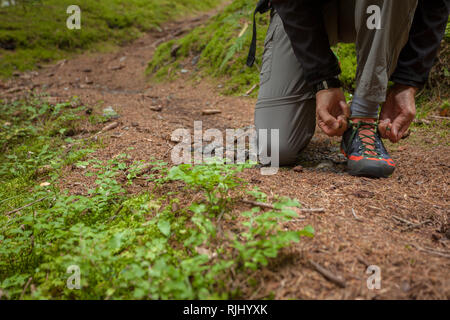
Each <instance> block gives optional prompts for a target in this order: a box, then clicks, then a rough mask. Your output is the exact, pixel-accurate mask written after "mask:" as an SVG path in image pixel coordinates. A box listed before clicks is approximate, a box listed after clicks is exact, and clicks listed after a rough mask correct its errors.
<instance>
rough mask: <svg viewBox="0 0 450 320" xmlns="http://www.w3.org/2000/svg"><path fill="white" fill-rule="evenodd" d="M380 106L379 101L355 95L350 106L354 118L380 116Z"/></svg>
mask: <svg viewBox="0 0 450 320" xmlns="http://www.w3.org/2000/svg"><path fill="white" fill-rule="evenodd" d="M379 107H380V104H379V103H378V102H373V101H368V100H366V99H364V98H360V97H357V96H354V97H353V101H352V105H351V106H350V111H351V113H352V115H351V116H352V118H378V110H379Z"/></svg>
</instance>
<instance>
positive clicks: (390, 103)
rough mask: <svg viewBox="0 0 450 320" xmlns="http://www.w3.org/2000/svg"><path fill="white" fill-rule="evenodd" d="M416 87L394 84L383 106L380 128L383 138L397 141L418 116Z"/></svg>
mask: <svg viewBox="0 0 450 320" xmlns="http://www.w3.org/2000/svg"><path fill="white" fill-rule="evenodd" d="M417 90H418V89H417V88H416V87H411V86H405V85H397V84H396V85H394V87H392V89H391V90H390V91H389V93H388V96H387V98H386V102H385V103H384V105H383V106H382V108H381V113H380V123H379V125H378V130H379V132H380V135H381V137H382V138H385V139H389V140H390V141H391V142H393V143H396V142H398V141H400V139H402V138H403V135H404V134H405V132H406V130H408V128H409V126H410V125H411V122H412V121H413V120H414V118H415V116H416V102H415V95H416V93H417Z"/></svg>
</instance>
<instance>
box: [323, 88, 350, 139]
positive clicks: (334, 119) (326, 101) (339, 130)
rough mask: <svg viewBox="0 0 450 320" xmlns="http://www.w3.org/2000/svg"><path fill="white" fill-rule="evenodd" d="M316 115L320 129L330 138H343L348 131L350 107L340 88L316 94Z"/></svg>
mask: <svg viewBox="0 0 450 320" xmlns="http://www.w3.org/2000/svg"><path fill="white" fill-rule="evenodd" d="M316 114H317V122H318V125H319V128H320V129H322V131H323V132H325V133H326V134H327V135H328V136H330V137H334V136H342V135H343V134H344V132H345V131H346V130H347V126H348V124H347V118H349V117H350V107H349V106H348V105H347V103H346V102H345V96H344V92H343V91H342V90H341V89H339V88H331V89H326V90H320V91H319V92H317V94H316Z"/></svg>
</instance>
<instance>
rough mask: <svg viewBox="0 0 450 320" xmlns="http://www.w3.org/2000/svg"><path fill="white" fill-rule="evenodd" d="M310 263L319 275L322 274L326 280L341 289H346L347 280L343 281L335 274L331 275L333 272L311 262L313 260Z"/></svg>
mask: <svg viewBox="0 0 450 320" xmlns="http://www.w3.org/2000/svg"><path fill="white" fill-rule="evenodd" d="M309 263H310V264H311V265H312V266H313V267H314V269H315V270H316V271H317V272H318V273H320V274H321V275H322V276H324V277H325V279H327V280H329V281H331V282H333V283H334V284H336V285H337V286H339V287H341V288H345V287H346V286H347V285H346V284H345V280H343V279H342V278H341V277H338V276H336V275H334V274H333V273H331V271H329V270H327V269H325V268H324V267H322V266H321V265H320V264H318V263H315V262H314V261H311V260H309Z"/></svg>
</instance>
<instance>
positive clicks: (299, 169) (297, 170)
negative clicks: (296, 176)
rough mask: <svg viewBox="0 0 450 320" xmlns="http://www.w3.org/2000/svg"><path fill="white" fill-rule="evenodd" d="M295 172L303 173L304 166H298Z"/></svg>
mask: <svg viewBox="0 0 450 320" xmlns="http://www.w3.org/2000/svg"><path fill="white" fill-rule="evenodd" d="M292 170H294V172H303V167H302V166H296V167H295V168H294V169H292Z"/></svg>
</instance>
